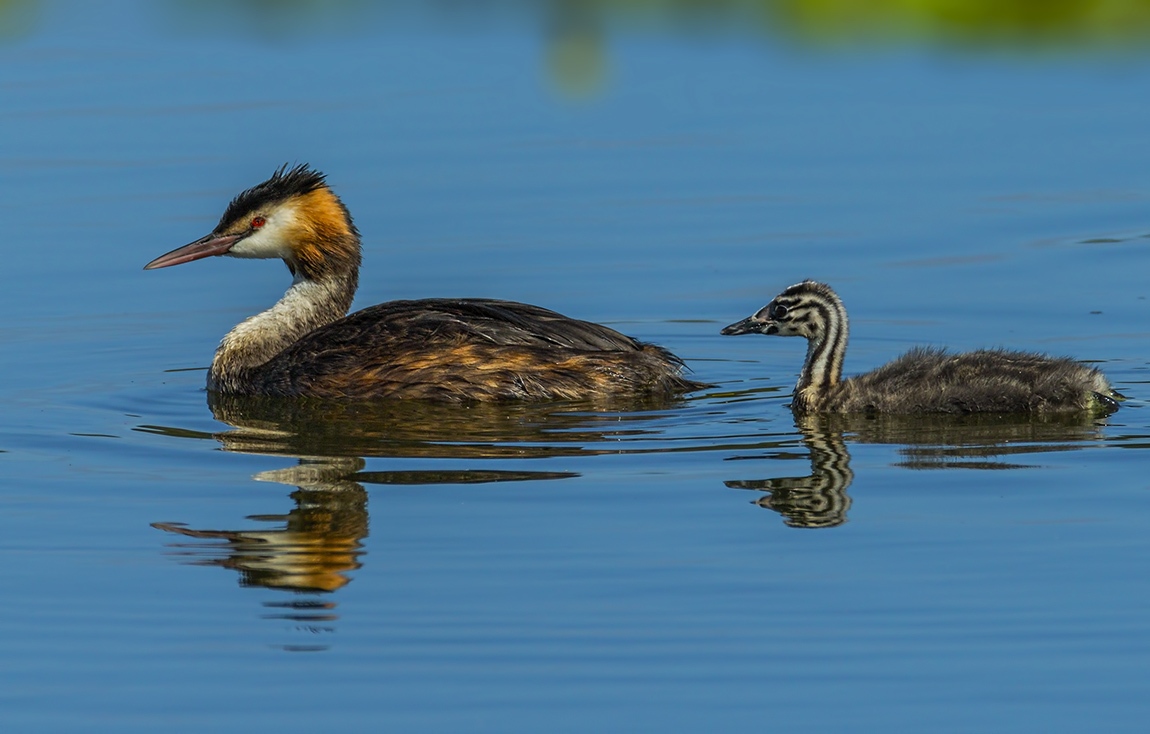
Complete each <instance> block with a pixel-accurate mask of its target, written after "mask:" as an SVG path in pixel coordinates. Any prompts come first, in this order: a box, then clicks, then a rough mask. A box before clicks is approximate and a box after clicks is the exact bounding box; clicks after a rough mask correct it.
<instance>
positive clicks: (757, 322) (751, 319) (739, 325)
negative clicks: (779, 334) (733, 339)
mask: <svg viewBox="0 0 1150 734" xmlns="http://www.w3.org/2000/svg"><path fill="white" fill-rule="evenodd" d="M770 325H771V322H770V321H767V320H766V319H761V318H759V315H758V314H755V315H754V316H748V317H747V318H745V319H743V320H742V321H736V322H735V323H733V324H731V325H730V326H727V327H724V328H723V330H722V331H721V332H719V333H720V334H722V335H723V336H737V335H738V334H764V333H766V331H767V327H768V326H770Z"/></svg>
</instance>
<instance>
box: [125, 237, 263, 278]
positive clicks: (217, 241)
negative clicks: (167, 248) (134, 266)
mask: <svg viewBox="0 0 1150 734" xmlns="http://www.w3.org/2000/svg"><path fill="white" fill-rule="evenodd" d="M242 237H243V235H238V234H216V233H215V232H213V233H212V234H210V235H207V236H206V237H201V238H200V239H198V240H196V241H195V242H192V243H189V244H187V245H184V246H183V247H178V248H176V249H175V250H172V251H171V252H169V253H166V254H164V255H160V256H159V257H157V258H156V259H155V260H153V261H152V262H150V263H148V264H147V265H145V266H144V270H155V269H157V268H167V267H171V266H172V265H183V264H184V263H190V262H191V261H193V260H200V259H203V258H205V257H211V256H213V255H223V254H224V253H226V252H227V251H228V250H230V249H232V245H234V244H235V243H236V242H238V241H239V240H240V239H241V238H242Z"/></svg>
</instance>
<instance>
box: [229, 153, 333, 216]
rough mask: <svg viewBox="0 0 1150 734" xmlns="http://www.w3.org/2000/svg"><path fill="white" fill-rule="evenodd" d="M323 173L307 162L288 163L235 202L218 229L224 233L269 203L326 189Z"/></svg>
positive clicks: (230, 206) (232, 202) (235, 199)
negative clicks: (227, 228) (293, 164)
mask: <svg viewBox="0 0 1150 734" xmlns="http://www.w3.org/2000/svg"><path fill="white" fill-rule="evenodd" d="M326 185H327V183H326V180H325V177H324V175H323V174H322V173H320V172H319V171H316V170H314V169H313V168H311V167H310V166H309V165H308V164H306V163H301V164H299V165H297V166H295V167H293V168H288V164H287V163H285V164H284V165H283V166H281V167H280V168H279V170H277V171H276V172H275V173H273V174H272V177H271V178H269V179H268V180H267V181H264V182H263V183H261V184H257V185H255V186H253V187H251V188H250V189H248V190H247V191H244V192H242V193H240V194H239V195H237V196H236V198H234V199H232V201H231V203H230V204H228V208H227V209H226V210H224V215H223V216H222V217H220V223H219V224H218V225H217V226H216V230H217V231H219V230H223V229H224V228H226V227H227V226H228V225H229V224H231V223H232V222H234V221H235V220H237V219H239V218H241V217H247V216H248V215H249V214H251V213H253V212H254V211H255V210H256V209H258V208H259V207H261V206H265V205H267V204H274V203H276V202H280V201H284V200H286V199H290V198H291V197H293V196H302V195H304V194H307V193H311V192H312V191H315V190H316V189H318V188H321V187H323V186H326Z"/></svg>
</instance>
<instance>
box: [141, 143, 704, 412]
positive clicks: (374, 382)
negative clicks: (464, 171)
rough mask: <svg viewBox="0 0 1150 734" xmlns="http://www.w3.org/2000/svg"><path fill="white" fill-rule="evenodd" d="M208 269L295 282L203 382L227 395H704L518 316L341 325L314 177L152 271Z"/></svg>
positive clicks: (454, 312) (669, 375)
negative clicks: (280, 275)
mask: <svg viewBox="0 0 1150 734" xmlns="http://www.w3.org/2000/svg"><path fill="white" fill-rule="evenodd" d="M213 255H227V256H229V257H243V258H267V259H270V258H280V259H282V260H283V261H284V262H285V263H286V264H287V266H288V270H290V271H291V273H292V275H293V276H294V282H293V283H292V285H291V287H290V288H289V289H288V291H287V293H285V294H284V296H283V298H282V299H280V301H279V302H278V303H276V304H275V305H274V306H272V307H271V308H270V309H268V310H267V311H264V312H263V313H261V314H258V315H256V316H253V317H251V318H249V319H247V320H246V321H244V322H242V323H240V324H239V325H238V326H236V327H235V328H234V329H232V330H231V331H230V332H229V333H228V334H227V336H225V337H224V338H223V340H222V341H221V342H220V346H219V348H218V349H217V350H216V355H215V358H214V359H213V360H212V365H211V367H210V368H209V370H208V389H209V390H213V391H217V392H219V393H226V394H238V395H278V396H314V397H322V398H375V397H394V398H427V399H433V400H446V401H454V402H461V401H482V400H505V399H527V400H542V399H552V398H556V399H572V400H574V399H602V398H610V397H612V396H625V395H641V394H653V395H671V394H675V393H681V392H686V391H689V390H695V389H698V388H701V387H704V385H703V384H701V383H697V382H693V381H691V380H688V379H686V378H684V377H683V376H682V371H683V368H684V367H683V362H682V360H680V359H679V358H678V357H676V356H675V355H673V354H671V353H670V352H669V351H667V350H666V349H663V348H662V347H658V346H655V345H653V344H645V343H643V342H640V341H637V340H635V339H632V338H630V337H628V336H624V335H623V334H620V333H619V332H617V331H615V330H614V329H609V328H607V327H606V326H600V325H599V324H593V323H589V322H586V321H577V320H575V319H571V318H567V317H566V316H563V315H560V314H557V313H555V312H554V311H548V310H547V309H543V308H539V307H538V306H529V305H527V304H523V303H514V302H511V301H497V300H490V299H478V298H458V299H447V298H430V299H424V300H418V301H391V302H388V303H381V304H379V305H377V306H371V307H369V308H365V309H363V310H362V311H357V312H356V313H353V314H351V315H350V316H345V314H347V311H348V308H350V306H351V301H352V298H353V297H354V295H355V290H356V286H357V284H358V279H359V265H360V244H359V232H358V231H357V230H356V228H355V225H354V224H353V223H352V220H351V215H350V214H349V213H348V211H347V207H345V206H344V205H343V202H341V201H340V200H339V197H337V196H336V195H335V194H334V193H333V192H332V190H331V189H330V188H329V187H328V185H327V183H326V182H325V180H324V176H323V174H322V173H320V172H318V171H315V170H312V169H311V168H310V167H308V166H307V165H299V166H296V167H295V168H291V169H289V168H288V167H287V166H286V165H285V166H284V167H282V168H280V169H279V170H278V171H276V172H275V174H273V175H272V177H271V178H269V179H268V180H267V181H264V182H263V183H261V184H259V185H258V186H254V187H252V188H250V189H248V190H247V191H244V192H243V193H241V194H240V195H239V196H237V197H236V198H235V199H233V200H232V202H231V203H230V204H229V205H228V208H227V210H226V211H224V215H223V217H222V218H221V219H220V223H219V224H218V225H217V226H216V228H215V229H214V230H213V231H212V232H211V233H210V234H208V235H207V236H205V237H203V238H201V239H198V240H196V241H195V242H192V243H191V244H189V245H185V246H184V247H180V248H178V249H176V250H173V251H171V252H169V253H167V254H166V255H161V256H160V257H158V258H156V259H155V260H153V261H152V262H150V263H148V264H147V265H146V266H145V267H144V269H145V270H154V269H156V268H166V267H169V266H171V265H180V264H182V263H186V262H191V261H193V260H199V259H201V258H205V257H210V256H213Z"/></svg>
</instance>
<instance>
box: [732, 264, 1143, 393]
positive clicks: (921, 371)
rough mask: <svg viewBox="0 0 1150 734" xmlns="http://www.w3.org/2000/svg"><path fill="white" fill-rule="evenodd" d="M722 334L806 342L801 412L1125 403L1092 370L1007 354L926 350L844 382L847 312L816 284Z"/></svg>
mask: <svg viewBox="0 0 1150 734" xmlns="http://www.w3.org/2000/svg"><path fill="white" fill-rule="evenodd" d="M723 333H724V334H728V335H729V334H776V335H778V336H802V337H806V339H807V358H806V362H805V363H804V364H803V369H802V372H801V373H800V374H799V381H798V384H797V385H796V386H795V393H794V396H793V398H792V401H791V409H792V410H793V411H794V412H796V413H1032V414H1048V413H1059V412H1078V411H1091V412H1099V413H1109V412H1112V411H1114V410H1115V409H1117V407H1118V402H1117V401H1118V400H1121V399H1122V396H1121V395H1119V394H1118V393H1116V392H1115V391H1114V390H1113V388H1111V386H1110V383H1109V382H1108V381H1107V380H1106V377H1105V376H1104V375H1103V374H1102V373H1101V372H1099V371H1098V370H1096V369H1094V368H1092V367H1087V366H1085V365H1082V364H1080V363H1078V362H1075V361H1074V360H1071V359H1066V358H1055V357H1048V356H1046V355H1042V354H1034V353H1030V352H1014V351H1007V350H1002V349H984V350H979V351H975V352H965V353H961V354H951V353H949V352H947V351H946V350H944V349H932V348H923V347H919V348H916V349H912V350H911V351H909V352H907V353H906V354H904V355H903V356H901V357H899V358H898V359H896V360H894V361H893V362H890V363H889V364H886V365H884V366H882V367H879V368H878V369H876V370H874V371H873V372H868V373H866V374H864V375H858V376H857V377H851V378H848V379H846V380H844V379H842V370H843V356H844V354H845V353H846V346H847V333H848V328H847V313H846V309H845V308H844V307H843V304H842V301H841V300H840V299H839V297H838V294H836V293H835V292H834V291H833V290H832V289H831V287H830V286H828V285H825V284H823V283H816V282H814V281H809V280H808V281H804V282H802V283H798V284H796V285H792V286H791V287H790V288H787V289H786V290H784V291H783V292H782V293H780V294H779V295H778V296H776V297H775V299H774V300H772V301H771V302H770V303H768V304H767V305H766V306H764V307H763V308H762V309H761V310H759V311H758V312H757V313H755V314H754V315H752V316H749V317H747V318H745V319H743V320H742V321H739V322H737V323H734V324H731V325H730V326H728V327H726V328H725V329H723Z"/></svg>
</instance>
